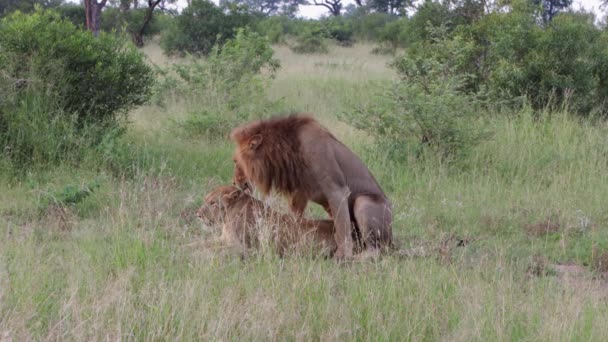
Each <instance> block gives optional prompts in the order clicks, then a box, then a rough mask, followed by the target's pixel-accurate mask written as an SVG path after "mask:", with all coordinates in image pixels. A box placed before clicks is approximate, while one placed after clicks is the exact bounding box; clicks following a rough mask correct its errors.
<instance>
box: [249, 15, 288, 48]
mask: <svg viewBox="0 0 608 342" xmlns="http://www.w3.org/2000/svg"><path fill="white" fill-rule="evenodd" d="M289 21H290V19H289V18H287V17H283V16H271V17H266V18H263V19H261V20H259V21H257V23H256V25H255V29H256V32H259V33H260V34H263V35H265V36H266V37H268V39H269V41H270V43H272V44H280V43H283V42H284V41H285V34H286V33H287V30H288V24H289Z"/></svg>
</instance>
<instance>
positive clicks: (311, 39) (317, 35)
mask: <svg viewBox="0 0 608 342" xmlns="http://www.w3.org/2000/svg"><path fill="white" fill-rule="evenodd" d="M289 48H290V49H291V50H292V51H293V52H295V53H300V54H313V53H327V52H328V51H329V50H328V49H327V44H325V39H324V38H323V35H322V34H321V32H318V31H317V32H314V31H307V32H304V33H303V34H302V35H300V36H298V37H297V38H296V43H295V44H294V45H292V46H290V47H289Z"/></svg>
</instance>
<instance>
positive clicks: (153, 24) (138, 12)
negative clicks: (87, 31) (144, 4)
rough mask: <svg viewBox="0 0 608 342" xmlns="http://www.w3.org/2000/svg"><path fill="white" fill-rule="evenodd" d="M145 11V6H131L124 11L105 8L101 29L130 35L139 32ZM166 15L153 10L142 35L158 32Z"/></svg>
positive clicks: (164, 21)
mask: <svg viewBox="0 0 608 342" xmlns="http://www.w3.org/2000/svg"><path fill="white" fill-rule="evenodd" d="M147 11H148V9H147V8H132V9H130V10H128V11H126V12H123V11H121V10H120V9H118V8H107V9H105V10H104V11H103V12H102V14H101V29H102V30H103V31H105V32H112V31H115V32H119V33H127V34H130V35H132V34H134V33H136V32H139V29H140V28H141V26H142V25H143V22H144V17H145V15H146V12H147ZM166 17H167V15H165V14H163V13H160V12H158V13H156V12H155V13H154V15H153V16H152V20H151V21H150V23H149V24H148V26H146V29H145V30H144V36H147V37H150V36H153V35H156V34H159V33H160V32H161V30H162V29H163V28H164V25H166V21H167V20H166Z"/></svg>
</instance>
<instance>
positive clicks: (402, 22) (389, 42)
mask: <svg viewBox="0 0 608 342" xmlns="http://www.w3.org/2000/svg"><path fill="white" fill-rule="evenodd" d="M409 24H410V22H409V21H408V19H407V18H402V19H399V20H395V21H391V22H390V23H388V24H386V25H385V26H384V28H382V30H381V31H380V33H379V34H378V42H380V44H381V46H382V47H384V48H385V49H387V50H388V51H391V50H392V51H393V52H394V51H395V50H396V49H397V48H400V47H405V46H406V45H407V43H408V42H410V41H409V34H408V28H409Z"/></svg>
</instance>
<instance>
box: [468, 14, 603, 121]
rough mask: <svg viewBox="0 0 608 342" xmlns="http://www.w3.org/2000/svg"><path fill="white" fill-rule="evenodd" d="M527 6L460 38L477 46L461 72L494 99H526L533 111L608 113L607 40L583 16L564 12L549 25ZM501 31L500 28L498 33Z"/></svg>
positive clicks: (486, 21)
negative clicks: (562, 108) (472, 76)
mask: <svg viewBox="0 0 608 342" xmlns="http://www.w3.org/2000/svg"><path fill="white" fill-rule="evenodd" d="M535 18H536V16H535V12H534V11H533V10H532V9H530V8H527V7H524V8H520V9H518V10H515V11H512V12H510V13H494V14H491V15H488V16H486V17H484V18H483V19H482V20H480V21H479V22H478V23H476V24H475V25H473V26H471V27H469V28H462V29H460V30H459V31H460V32H459V33H458V36H459V37H463V39H464V40H467V41H470V42H472V43H473V44H475V49H474V51H472V53H471V54H470V56H469V58H468V59H464V60H463V61H462V62H463V66H462V68H464V69H467V70H469V71H470V72H474V73H475V74H476V78H477V82H476V84H477V88H478V89H479V88H486V89H487V90H488V91H489V92H490V93H491V94H492V95H493V97H494V98H501V99H513V98H518V97H526V98H527V99H528V100H529V102H530V103H531V105H532V106H533V108H535V109H541V108H544V107H546V106H561V105H562V104H563V103H564V101H565V102H567V103H568V105H569V106H570V109H571V110H572V111H573V112H575V113H578V114H580V115H589V114H590V113H598V114H602V115H605V114H606V113H608V106H607V103H608V92H607V91H606V82H608V40H607V38H608V37H607V36H606V35H605V34H604V33H603V32H602V31H601V30H600V29H598V28H597V27H595V26H594V25H593V23H592V21H591V20H590V17H589V16H587V15H585V14H560V15H558V16H556V17H555V18H554V19H553V21H552V22H551V23H550V24H549V25H548V26H546V27H541V26H539V25H538V24H537V22H536V19H535ZM499 28H500V29H499Z"/></svg>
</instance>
